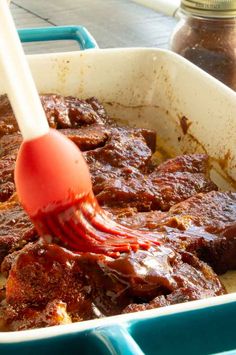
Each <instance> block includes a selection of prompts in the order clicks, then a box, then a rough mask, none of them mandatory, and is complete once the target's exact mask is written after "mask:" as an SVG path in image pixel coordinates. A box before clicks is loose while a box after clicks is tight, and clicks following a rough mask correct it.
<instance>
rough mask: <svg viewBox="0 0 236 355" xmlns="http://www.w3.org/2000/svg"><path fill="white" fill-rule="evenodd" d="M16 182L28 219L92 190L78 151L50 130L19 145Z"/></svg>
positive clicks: (66, 203) (83, 162)
mask: <svg viewBox="0 0 236 355" xmlns="http://www.w3.org/2000/svg"><path fill="white" fill-rule="evenodd" d="M15 183H16V190H17V193H18V197H19V200H20V202H21V203H22V205H23V207H24V208H25V210H26V211H27V213H28V214H29V215H30V216H31V217H34V216H35V215H37V214H38V213H39V212H40V211H42V212H50V211H51V210H54V209H55V208H56V207H57V206H64V205H65V206H66V205H68V204H69V203H71V202H73V200H75V199H77V198H79V197H80V196H81V197H83V196H85V195H86V194H88V193H89V192H90V191H91V190H92V184H91V178H90V174H89V170H88V167H87V164H86V162H85V161H84V158H83V156H82V154H81V152H80V150H79V149H78V147H77V146H76V145H75V144H74V143H73V142H71V141H70V140H69V139H68V138H66V137H65V136H64V135H62V134H61V133H59V132H58V131H56V130H53V129H50V131H49V133H48V134H46V135H44V136H42V137H40V138H36V139H34V140H32V141H27V142H23V143H22V145H21V147H20V150H19V153H18V157H17V160H16V167H15Z"/></svg>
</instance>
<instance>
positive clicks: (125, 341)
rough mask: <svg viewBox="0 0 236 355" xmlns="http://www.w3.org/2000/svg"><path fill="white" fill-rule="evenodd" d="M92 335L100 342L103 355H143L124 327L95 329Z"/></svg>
mask: <svg viewBox="0 0 236 355" xmlns="http://www.w3.org/2000/svg"><path fill="white" fill-rule="evenodd" d="M92 334H93V336H94V337H95V338H97V339H98V341H99V342H100V344H101V349H103V352H104V354H109V355H145V354H144V352H143V351H142V350H141V349H140V347H139V346H138V344H137V343H136V341H135V340H134V339H133V337H132V336H131V335H130V333H129V331H128V330H127V329H126V328H125V327H124V326H121V325H120V326H119V325H111V326H109V327H102V328H96V329H94V330H93V331H92ZM97 345H98V344H97Z"/></svg>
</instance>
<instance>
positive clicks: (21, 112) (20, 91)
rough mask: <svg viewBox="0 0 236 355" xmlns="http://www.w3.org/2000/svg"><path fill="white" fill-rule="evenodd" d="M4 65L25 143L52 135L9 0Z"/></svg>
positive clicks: (1, 8)
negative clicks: (48, 134) (49, 133)
mask: <svg viewBox="0 0 236 355" xmlns="http://www.w3.org/2000/svg"><path fill="white" fill-rule="evenodd" d="M0 64H1V67H2V69H3V74H4V75H5V78H4V79H5V88H6V91H7V95H8V97H9V100H10V102H11V105H12V108H13V111H14V114H15V116H16V119H17V122H18V125H19V128H20V130H21V133H22V136H23V138H24V140H32V139H34V138H38V137H41V136H43V135H45V134H46V133H48V131H49V126H48V122H47V119H46V116H45V113H44V110H43V108H42V105H41V101H40V98H39V95H38V92H37V89H36V86H35V84H34V81H33V78H32V75H31V72H30V69H29V65H28V62H27V60H26V56H25V54H24V51H23V48H22V45H21V42H20V39H19V37H18V33H17V31H16V28H15V24H14V22H13V19H12V16H11V12H10V9H9V7H8V2H7V0H0Z"/></svg>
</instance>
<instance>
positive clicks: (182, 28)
mask: <svg viewBox="0 0 236 355" xmlns="http://www.w3.org/2000/svg"><path fill="white" fill-rule="evenodd" d="M179 17H180V21H179V23H178V24H177V26H176V28H175V30H174V32H173V33H172V36H171V40H170V48H171V50H173V51H174V52H176V53H179V54H180V55H182V56H183V57H185V58H186V59H188V60H190V61H191V62H192V63H194V64H196V65H198V66H199V67H200V68H202V69H203V70H205V71H206V72H208V73H209V74H211V75H213V76H214V77H216V78H217V79H219V80H221V81H222V82H223V83H225V84H226V85H228V86H229V87H231V88H232V89H233V90H235V91H236V1H235V0H196V1H193V0H182V1H181V6H180V10H179Z"/></svg>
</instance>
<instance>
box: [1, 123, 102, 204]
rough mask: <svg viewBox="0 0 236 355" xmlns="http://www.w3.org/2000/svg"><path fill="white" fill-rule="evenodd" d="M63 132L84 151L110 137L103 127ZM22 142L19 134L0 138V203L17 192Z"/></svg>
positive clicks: (98, 145)
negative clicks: (16, 179) (16, 164)
mask: <svg viewBox="0 0 236 355" xmlns="http://www.w3.org/2000/svg"><path fill="white" fill-rule="evenodd" d="M61 132H62V133H63V134H65V135H66V136H67V137H68V138H69V139H71V140H72V141H73V142H74V143H75V144H76V145H77V146H78V147H79V148H80V149H81V150H82V151H83V150H89V149H94V148H97V147H100V146H102V145H103V144H105V142H106V140H107V137H108V130H107V129H106V128H105V126H102V125H92V126H86V127H81V128H79V129H62V130H61ZM21 142H22V137H21V135H20V134H19V133H13V134H9V135H4V136H3V137H1V138H0V202H4V201H7V200H8V199H9V198H10V197H11V196H12V194H13V193H14V192H15V184H14V168H15V161H16V157H17V153H18V150H19V147H20V144H21Z"/></svg>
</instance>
